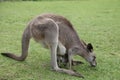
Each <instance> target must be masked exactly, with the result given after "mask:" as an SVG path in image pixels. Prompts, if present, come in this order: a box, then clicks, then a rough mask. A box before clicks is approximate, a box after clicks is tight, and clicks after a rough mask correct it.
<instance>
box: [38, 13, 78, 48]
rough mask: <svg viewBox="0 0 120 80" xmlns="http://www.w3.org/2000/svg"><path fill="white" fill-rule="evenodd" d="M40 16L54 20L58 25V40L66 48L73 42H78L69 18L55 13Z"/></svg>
mask: <svg viewBox="0 0 120 80" xmlns="http://www.w3.org/2000/svg"><path fill="white" fill-rule="evenodd" d="M41 16H42V17H44V18H50V19H52V20H54V21H55V22H56V24H57V25H58V27H59V40H60V41H61V43H62V44H63V45H64V46H65V47H66V48H69V47H71V46H72V45H73V44H78V42H79V37H78V35H77V33H76V31H75V29H74V28H73V25H72V24H71V22H70V21H69V20H67V19H66V18H64V17H63V16H60V15H55V14H42V15H40V17H41Z"/></svg>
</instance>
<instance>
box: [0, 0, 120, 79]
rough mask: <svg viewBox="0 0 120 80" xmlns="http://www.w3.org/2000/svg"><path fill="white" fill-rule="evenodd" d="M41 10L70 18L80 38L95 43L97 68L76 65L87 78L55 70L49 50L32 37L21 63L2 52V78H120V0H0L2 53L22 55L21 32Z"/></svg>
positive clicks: (0, 71) (0, 49) (78, 70)
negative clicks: (25, 56) (27, 51)
mask: <svg viewBox="0 0 120 80" xmlns="http://www.w3.org/2000/svg"><path fill="white" fill-rule="evenodd" d="M41 13H55V14H59V15H63V16H65V17H66V18H67V19H69V20H70V21H71V22H72V24H73V25H74V28H75V29H76V31H77V33H78V35H79V37H80V38H81V39H83V40H84V41H85V42H87V43H88V42H91V43H92V44H93V46H94V51H95V53H96V56H97V63H98V64H97V67H95V68H91V67H90V66H89V64H88V63H87V62H86V61H85V60H84V59H82V58H81V57H79V56H76V57H75V58H76V59H77V60H81V61H83V62H84V64H82V65H78V66H74V69H75V70H77V72H80V73H81V74H83V75H84V77H85V79H81V78H78V77H73V76H69V75H67V74H62V73H57V72H53V71H51V68H50V53H49V50H47V49H44V48H42V46H41V45H40V44H38V43H36V42H35V41H34V40H31V43H30V48H29V55H28V57H27V59H26V60H25V61H23V62H18V61H15V60H12V59H9V58H6V57H3V56H1V55H0V80H120V1H119V0H79V1H39V2H32V1H26V2H21V1H20V2H0V53H1V52H13V53H14V54H16V55H20V54H21V35H22V33H23V30H24V29H25V26H26V24H27V23H28V22H29V21H30V20H31V19H32V18H34V17H35V16H37V15H39V14H41Z"/></svg>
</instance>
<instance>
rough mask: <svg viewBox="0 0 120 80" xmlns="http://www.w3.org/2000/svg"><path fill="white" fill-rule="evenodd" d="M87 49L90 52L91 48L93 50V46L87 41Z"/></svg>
mask: <svg viewBox="0 0 120 80" xmlns="http://www.w3.org/2000/svg"><path fill="white" fill-rule="evenodd" d="M87 49H88V50H89V51H90V52H92V50H93V46H92V44H91V43H88V45H87Z"/></svg>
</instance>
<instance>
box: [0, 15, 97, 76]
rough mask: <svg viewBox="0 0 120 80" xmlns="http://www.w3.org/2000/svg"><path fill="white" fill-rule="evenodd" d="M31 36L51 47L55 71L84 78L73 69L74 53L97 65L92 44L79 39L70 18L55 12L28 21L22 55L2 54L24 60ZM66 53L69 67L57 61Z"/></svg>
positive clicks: (46, 46) (52, 64)
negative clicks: (62, 65) (61, 66)
mask: <svg viewBox="0 0 120 80" xmlns="http://www.w3.org/2000/svg"><path fill="white" fill-rule="evenodd" d="M31 38H33V39H34V40H35V41H36V42H38V43H39V42H41V43H42V44H43V46H44V47H45V48H48V49H50V51H51V66H52V70H54V71H57V72H61V73H66V74H69V75H72V76H77V77H82V78H83V76H82V75H81V74H80V73H77V72H75V71H73V70H72V69H71V67H72V57H73V56H74V55H79V56H81V57H83V58H84V59H85V60H86V61H87V62H89V63H90V65H91V66H94V67H95V66H96V65H97V63H96V57H95V54H94V53H93V47H92V45H91V44H90V43H88V44H86V43H85V42H83V41H82V40H80V39H79V37H78V35H77V33H76V31H75V29H74V28H73V26H72V24H71V23H70V21H69V20H67V19H66V18H64V17H63V16H60V15H55V14H41V15H39V16H37V17H36V18H34V19H33V20H31V21H30V22H29V23H28V25H27V27H26V29H25V30H24V32H23V35H22V54H21V56H16V55H14V54H12V53H1V54H2V55H3V56H6V57H10V58H12V59H15V60H17V61H24V60H25V59H26V57H27V55H28V48H29V42H30V39H31ZM65 54H67V57H66V58H67V59H68V63H69V69H63V68H60V67H59V66H58V63H57V55H65Z"/></svg>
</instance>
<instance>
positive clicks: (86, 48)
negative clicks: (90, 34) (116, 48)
mask: <svg viewBox="0 0 120 80" xmlns="http://www.w3.org/2000/svg"><path fill="white" fill-rule="evenodd" d="M78 55H80V56H82V57H83V58H84V59H85V60H86V61H87V62H89V63H90V65H91V66H92V67H96V66H97V62H96V56H95V54H94V51H93V46H92V44H91V43H88V44H85V43H83V45H82V46H81V47H80V48H79V54H78Z"/></svg>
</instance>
